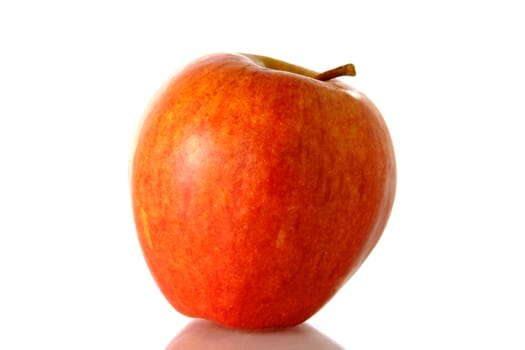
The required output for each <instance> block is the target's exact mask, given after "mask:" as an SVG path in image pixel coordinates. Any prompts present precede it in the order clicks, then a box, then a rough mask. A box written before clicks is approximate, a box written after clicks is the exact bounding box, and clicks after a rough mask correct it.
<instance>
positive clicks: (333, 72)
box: [314, 63, 355, 81]
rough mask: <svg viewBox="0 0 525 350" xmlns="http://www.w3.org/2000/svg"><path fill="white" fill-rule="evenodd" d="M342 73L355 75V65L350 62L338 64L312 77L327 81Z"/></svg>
mask: <svg viewBox="0 0 525 350" xmlns="http://www.w3.org/2000/svg"><path fill="white" fill-rule="evenodd" d="M343 75H348V76H352V77H353V76H355V66H354V65H353V64H352V63H349V64H345V65H343V66H339V67H337V68H334V69H330V70H327V71H326V72H322V73H319V74H317V75H316V76H315V77H314V78H315V79H317V80H321V81H327V80H330V79H333V78H337V77H341V76H343Z"/></svg>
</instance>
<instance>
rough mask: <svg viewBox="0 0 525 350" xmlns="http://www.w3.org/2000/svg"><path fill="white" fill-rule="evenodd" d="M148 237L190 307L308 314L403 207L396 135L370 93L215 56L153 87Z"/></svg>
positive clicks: (241, 320) (145, 180) (235, 313)
mask: <svg viewBox="0 0 525 350" xmlns="http://www.w3.org/2000/svg"><path fill="white" fill-rule="evenodd" d="M131 170H132V171H131V190H132V201H133V211H134V217H135V223H136V227H137V232H138V237H139V240H140V244H141V246H142V249H143V253H144V256H145V259H146V262H147V264H148V266H149V268H150V270H151V272H152V274H153V277H154V279H155V281H156V282H157V284H158V286H159V288H160V289H161V291H162V293H163V294H164V295H165V297H166V298H167V300H168V301H169V302H170V303H171V304H172V305H173V306H174V307H175V308H176V309H177V310H179V311H180V312H181V313H183V314H186V315H188V316H193V317H201V318H205V319H209V320H212V321H215V322H218V323H221V324H223V325H226V326H229V327H234V328H268V327H286V326H293V325H297V324H299V323H301V322H303V321H305V320H306V319H308V318H309V317H310V316H312V315H313V314H314V313H315V312H317V311H318V310H319V309H320V308H321V307H322V306H323V305H324V304H325V303H326V302H327V301H328V300H329V299H330V298H331V297H332V296H333V295H334V294H335V293H336V292H337V290H338V289H339V288H340V287H341V286H342V285H343V284H344V283H345V282H346V280H347V279H348V278H349V277H350V276H351V275H352V274H353V273H354V272H355V271H356V269H357V268H358V267H359V266H360V265H361V263H362V262H363V260H364V259H365V258H366V257H367V256H368V254H369V253H370V251H371V249H372V248H373V247H374V246H375V245H376V243H377V241H378V239H379V238H380V236H381V234H382V232H383V230H384V228H385V225H386V223H387V220H388V217H389V215H390V211H391V208H392V204H393V200H394V194H395V186H396V169H395V159H394V152H393V147H392V142H391V139H390V135H389V133H388V130H387V127H386V125H385V123H384V121H383V119H382V117H381V115H380V113H379V111H378V110H377V109H376V108H375V106H374V105H373V104H372V102H370V100H368V99H367V98H366V97H365V96H364V95H362V94H361V93H359V92H357V91H355V90H354V89H352V88H350V87H348V86H345V85H343V84H341V83H340V82H336V81H329V82H321V81H317V80H315V79H312V78H308V77H303V76H301V75H298V74H293V73H288V72H283V71H278V70H272V69H266V68H263V67H260V66H257V65H255V64H253V62H252V61H250V60H249V59H247V58H246V57H244V56H241V55H234V54H231V55H230V54H216V55H210V56H206V57H203V58H201V59H198V60H196V61H194V62H192V63H190V64H189V65H188V66H186V67H185V68H183V69H182V70H181V71H179V72H178V73H177V74H176V75H175V76H174V77H173V78H172V79H171V80H170V81H169V82H168V83H167V84H166V85H165V86H164V87H163V88H162V89H161V90H160V91H159V92H158V93H157V95H156V96H155V98H154V99H153V101H152V103H151V104H150V106H149V107H148V110H147V111H146V113H145V117H144V119H143V121H142V124H141V126H140V128H139V131H138V134H137V139H136V145H135V148H134V151H133V157H132V162H131Z"/></svg>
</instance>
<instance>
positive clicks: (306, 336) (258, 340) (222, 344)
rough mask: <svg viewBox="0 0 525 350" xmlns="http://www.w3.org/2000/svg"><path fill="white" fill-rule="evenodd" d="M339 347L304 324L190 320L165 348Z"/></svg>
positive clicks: (320, 349) (303, 349)
mask: <svg viewBox="0 0 525 350" xmlns="http://www.w3.org/2000/svg"><path fill="white" fill-rule="evenodd" d="M180 349H184V350H202V349H209V350H220V349H230V350H237V349H243V350H258V349H271V350H280V349H287V350H291V349H301V350H310V349H312V350H313V349H315V350H341V349H344V348H343V347H341V346H340V345H339V344H337V343H336V342H334V341H333V340H332V339H330V338H328V337H327V336H326V335H324V334H322V333H321V332H319V331H318V330H317V329H315V328H313V327H312V326H310V325H308V324H302V325H299V326H297V327H293V328H285V329H280V330H275V331H259V332H254V331H239V330H233V329H228V328H224V327H221V326H219V325H217V324H215V323H212V322H209V321H204V320H194V321H191V322H190V323H189V324H188V325H187V326H186V327H185V328H184V329H183V330H182V331H181V332H180V333H179V334H177V335H176V336H175V338H173V340H172V341H171V342H170V344H169V345H168V347H167V348H166V350H180Z"/></svg>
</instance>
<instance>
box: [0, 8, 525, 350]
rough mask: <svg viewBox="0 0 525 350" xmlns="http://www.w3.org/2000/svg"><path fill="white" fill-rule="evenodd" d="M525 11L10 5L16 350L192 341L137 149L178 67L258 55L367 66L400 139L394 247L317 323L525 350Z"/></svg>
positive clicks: (6, 32) (0, 187) (6, 266)
mask: <svg viewBox="0 0 525 350" xmlns="http://www.w3.org/2000/svg"><path fill="white" fill-rule="evenodd" d="M522 8H523V5H522V4H521V2H520V1H507V0H498V1H461V0H457V1H402V0H401V1H370V0H369V1H355V2H352V1H330V0H324V1H318V2H313V1H312V2H307V1H297V2H295V1H293V2H292V1H290V2H286V1H271V0H270V1H266V2H257V3H253V4H252V3H249V2H247V1H239V2H238V3H237V2H233V1H198V0H195V1H191V4H190V1H180V2H176V1H171V2H170V1H166V2H161V1H140V2H139V1H121V2H117V1H91V2H88V1H86V2H79V1H63V2H60V1H9V0H8V1H2V2H1V3H0V348H1V349H33V348H42V349H69V348H76V349H163V348H164V347H165V346H166V345H167V344H168V342H169V341H170V340H171V339H172V338H173V337H174V336H175V335H176V334H177V333H178V332H179V330H180V329H181V328H182V327H184V326H185V325H186V324H187V323H188V321H189V319H187V318H185V317H183V316H181V315H180V314H178V313H177V312H175V311H174V310H173V309H172V308H171V307H170V306H169V305H168V304H167V302H166V301H165V300H164V298H163V297H162V295H161V294H160V292H159V291H158V289H157V287H156V286H155V284H154V282H153V280H152V278H151V276H150V274H149V272H148V270H147V268H146V265H145V263H144V261H143V258H142V255H141V251H140V248H139V245H138V242H137V239H136V235H135V231H134V225H133V220H132V216H131V209H130V199H129V192H128V173H127V172H128V156H129V150H130V144H131V140H132V137H133V133H134V132H135V128H136V126H137V123H138V121H139V119H140V117H141V114H142V111H143V109H144V108H145V106H146V104H147V103H148V101H149V99H150V97H151V96H152V94H153V93H154V92H155V91H156V89H157V88H158V87H159V86H160V84H161V83H162V82H163V81H164V80H165V79H167V78H168V77H169V76H170V75H171V74H172V73H173V72H174V71H175V70H176V69H177V68H179V67H180V66H182V65H184V64H186V63H187V62H189V61H190V60H192V59H194V58H197V57H199V56H201V55H203V54H207V53H212V52H219V51H225V52H230V51H233V52H235V51H241V52H250V53H258V54H264V55H268V56H274V57H277V58H280V59H283V60H287V61H289V62H293V63H296V64H300V65H303V66H305V67H308V68H311V69H314V70H319V71H320V70H325V69H328V68H332V67H335V66H337V65H340V64H343V63H347V62H353V63H355V64H356V66H357V70H358V76H357V77H355V78H348V79H345V81H346V82H347V83H349V84H352V85H355V86H356V87H358V88H359V89H361V90H362V91H363V92H365V93H366V94H367V95H368V96H369V97H370V98H371V99H372V100H373V101H374V102H375V103H376V105H377V106H378V107H379V109H380V110H381V111H382V113H383V115H384V118H385V120H386V121H387V123H388V125H389V127H390V131H391V134H392V137H393V140H394V144H395V148H396V152H397V161H398V177H399V183H398V193H397V198H396V203H395V207H394V211H393V213H392V217H391V220H390V223H389V225H388V227H387V229H386V231H385V233H384V236H383V238H382V240H381V241H380V243H379V245H378V246H377V248H376V250H374V252H373V253H372V255H371V256H370V258H369V259H368V260H367V261H366V262H365V264H364V265H363V266H362V268H361V269H360V270H359V272H358V273H357V274H356V275H355V276H354V277H353V278H352V279H351V280H350V281H349V282H348V284H347V285H346V286H345V287H344V288H343V289H342V290H341V291H340V292H339V294H338V295H337V296H336V297H335V298H334V299H332V301H331V302H330V303H329V304H328V305H327V306H326V307H325V308H323V309H322V310H321V311H320V312H319V313H318V314H316V315H315V316H314V317H313V318H312V319H311V320H310V321H309V323H310V324H311V325H313V326H314V327H316V328H317V329H318V330H319V331H321V332H322V333H324V334H326V335H327V336H329V337H330V338H332V339H334V340H335V341H336V342H338V343H339V344H341V345H343V346H344V347H345V348H347V349H386V348H392V349H445V348H446V349H475V348H480V347H481V348H488V349H524V348H525V302H524V298H525V297H524V296H525V287H524V279H525V278H524V277H525V272H524V269H525V255H524V253H523V251H524V248H525V243H524V242H525V241H524V240H523V236H524V234H525V225H524V223H523V215H524V209H525V205H524V198H525V186H524V184H523V182H524V178H525V171H524V169H523V163H524V160H525V157H524V151H525V141H524V132H525V128H524V126H523V125H524V124H523V121H524V120H525V107H524V101H525V100H524V98H525V97H524V96H525V94H524V93H525V88H524V86H525V68H524V65H525V54H524V52H523V48H524V42H525V40H524V34H523V33H525V24H524V23H525V21H524V12H523V10H522Z"/></svg>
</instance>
